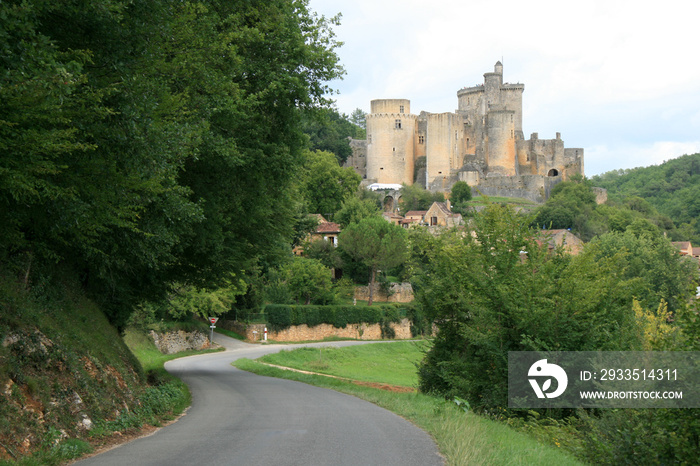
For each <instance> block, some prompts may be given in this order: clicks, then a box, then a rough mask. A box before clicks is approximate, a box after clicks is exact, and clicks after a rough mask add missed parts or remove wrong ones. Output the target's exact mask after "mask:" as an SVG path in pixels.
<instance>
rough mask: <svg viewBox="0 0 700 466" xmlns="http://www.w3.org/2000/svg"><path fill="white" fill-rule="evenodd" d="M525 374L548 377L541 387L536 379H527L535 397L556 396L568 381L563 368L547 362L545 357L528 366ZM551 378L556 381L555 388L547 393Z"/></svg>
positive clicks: (564, 388) (561, 391)
mask: <svg viewBox="0 0 700 466" xmlns="http://www.w3.org/2000/svg"><path fill="white" fill-rule="evenodd" d="M527 375H528V377H548V378H547V380H545V381H544V383H543V384H542V387H541V388H540V385H539V383H538V382H537V380H536V379H528V381H529V382H530V385H532V389H533V390H535V394H536V395H537V398H545V397H546V398H556V397H558V396H559V395H561V394H562V393H564V390H566V385H567V384H568V383H569V378H568V377H567V376H566V372H565V371H564V369H562V368H561V367H559V366H557V365H556V364H548V363H547V360H546V359H540V360H539V361H537V362H536V363H534V364H533V365H532V366H530V370H529V371H528V373H527ZM552 378H554V379H556V381H557V389H556V390H554V391H553V392H551V393H547V390H549V388H550V387H551V385H552Z"/></svg>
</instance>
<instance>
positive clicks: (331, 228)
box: [316, 222, 340, 233]
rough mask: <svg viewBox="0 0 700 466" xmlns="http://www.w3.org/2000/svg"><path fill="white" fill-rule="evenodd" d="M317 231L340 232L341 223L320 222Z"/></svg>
mask: <svg viewBox="0 0 700 466" xmlns="http://www.w3.org/2000/svg"><path fill="white" fill-rule="evenodd" d="M316 233H340V225H338V224H337V223H333V222H325V223H320V224H319V225H318V228H316Z"/></svg>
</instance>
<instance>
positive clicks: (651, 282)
mask: <svg viewBox="0 0 700 466" xmlns="http://www.w3.org/2000/svg"><path fill="white" fill-rule="evenodd" d="M591 243H592V245H593V246H595V250H596V257H598V258H613V257H614V258H616V260H618V261H619V266H620V269H621V271H620V275H621V276H622V277H624V278H625V279H626V280H627V284H628V287H629V290H630V292H631V293H632V294H633V295H634V296H635V297H636V298H637V299H638V300H639V301H640V303H641V304H642V306H643V307H645V308H647V309H656V308H658V306H659V303H660V302H661V301H662V300H663V301H664V302H666V303H668V309H669V311H671V312H673V313H675V312H678V311H679V309H680V308H681V307H682V306H683V305H684V303H686V302H688V301H689V300H690V299H691V298H692V297H693V296H694V295H695V286H696V283H697V278H696V277H697V268H698V267H697V263H694V262H693V261H691V260H688V259H684V258H682V257H681V256H680V255H679V254H678V250H677V249H676V248H675V247H674V246H673V245H671V243H670V241H669V240H668V239H666V238H665V237H663V236H662V235H661V234H660V233H659V231H658V229H657V228H656V227H655V226H654V225H652V224H650V223H649V222H648V221H646V220H638V221H635V222H634V223H632V224H631V225H630V226H629V227H628V229H627V231H625V232H610V233H607V234H605V235H601V236H599V237H597V238H595V239H594V240H593V241H592V242H591Z"/></svg>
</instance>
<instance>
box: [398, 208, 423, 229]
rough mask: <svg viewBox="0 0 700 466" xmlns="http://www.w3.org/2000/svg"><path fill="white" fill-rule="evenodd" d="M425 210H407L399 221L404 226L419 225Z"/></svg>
mask: <svg viewBox="0 0 700 466" xmlns="http://www.w3.org/2000/svg"><path fill="white" fill-rule="evenodd" d="M426 212H428V211H427V210H409V211H408V212H406V215H405V216H404V218H403V220H401V221H400V222H399V225H401V226H402V227H404V228H408V227H410V226H411V225H420V224H421V223H422V222H423V217H425V214H426Z"/></svg>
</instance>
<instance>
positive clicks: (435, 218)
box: [423, 201, 462, 228]
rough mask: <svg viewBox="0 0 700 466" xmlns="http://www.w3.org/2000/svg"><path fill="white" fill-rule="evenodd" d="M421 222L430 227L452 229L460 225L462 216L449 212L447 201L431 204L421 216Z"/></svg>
mask: <svg viewBox="0 0 700 466" xmlns="http://www.w3.org/2000/svg"><path fill="white" fill-rule="evenodd" d="M423 222H424V223H425V224H427V225H428V226H431V227H446V228H452V227H456V226H459V225H461V224H462V215H461V214H455V213H453V212H452V210H450V205H449V201H447V202H433V205H431V206H430V208H429V209H428V211H427V212H426V213H425V215H424V216H423Z"/></svg>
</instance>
